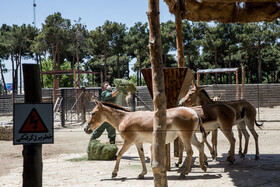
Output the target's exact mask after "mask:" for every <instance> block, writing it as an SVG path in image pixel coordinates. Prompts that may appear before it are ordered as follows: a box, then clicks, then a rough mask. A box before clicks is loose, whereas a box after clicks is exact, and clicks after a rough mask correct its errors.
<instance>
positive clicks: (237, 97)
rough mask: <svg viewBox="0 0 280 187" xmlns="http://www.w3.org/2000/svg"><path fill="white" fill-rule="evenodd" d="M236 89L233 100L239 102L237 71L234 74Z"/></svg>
mask: <svg viewBox="0 0 280 187" xmlns="http://www.w3.org/2000/svg"><path fill="white" fill-rule="evenodd" d="M235 80H236V88H235V90H236V91H235V100H239V87H238V69H237V70H236V72H235Z"/></svg>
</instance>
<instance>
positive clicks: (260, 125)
mask: <svg viewBox="0 0 280 187" xmlns="http://www.w3.org/2000/svg"><path fill="white" fill-rule="evenodd" d="M255 124H256V126H257V127H259V128H261V127H262V126H263V123H257V120H255Z"/></svg>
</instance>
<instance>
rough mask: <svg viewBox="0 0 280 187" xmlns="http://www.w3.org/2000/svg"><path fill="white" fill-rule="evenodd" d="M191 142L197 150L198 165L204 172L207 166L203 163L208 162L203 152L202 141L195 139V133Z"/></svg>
mask: <svg viewBox="0 0 280 187" xmlns="http://www.w3.org/2000/svg"><path fill="white" fill-rule="evenodd" d="M191 142H192V144H193V145H194V146H195V147H196V148H197V149H198V151H199V166H200V168H201V169H202V170H203V171H204V172H206V170H207V168H206V167H205V165H208V164H207V156H206V155H205V154H204V145H203V143H201V142H199V141H198V140H197V137H196V134H195V133H194V134H193V136H192V139H191Z"/></svg>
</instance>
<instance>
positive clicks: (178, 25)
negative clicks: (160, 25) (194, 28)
mask: <svg viewBox="0 0 280 187" xmlns="http://www.w3.org/2000/svg"><path fill="white" fill-rule="evenodd" d="M175 21H176V44H177V56H178V67H184V46H183V33H182V17H181V11H180V6H177V10H176V15H175Z"/></svg>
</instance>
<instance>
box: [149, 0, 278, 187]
mask: <svg viewBox="0 0 280 187" xmlns="http://www.w3.org/2000/svg"><path fill="white" fill-rule="evenodd" d="M164 1H165V3H166V4H167V5H168V8H169V11H170V12H171V13H172V14H174V15H175V21H176V31H177V34H176V42H177V56H178V67H183V66H184V65H183V64H184V63H183V62H184V49H183V39H182V20H183V19H187V20H189V21H219V22H222V23H233V22H240V23H247V22H260V21H273V20H275V19H277V18H279V17H280V2H279V0H244V1H241V0H164ZM147 15H148V21H149V29H150V35H149V49H150V58H151V66H152V83H153V102H154V110H155V119H154V132H153V134H154V136H153V149H152V153H153V154H152V155H153V163H152V169H153V173H154V182H155V185H154V186H168V185H167V179H166V171H165V163H166V162H165V159H166V157H165V155H164V154H163V153H164V152H165V148H164V146H165V145H164V143H165V135H166V133H165V132H164V131H165V129H166V123H165V119H166V96H165V88H164V74H163V65H162V48H161V33H160V21H159V15H160V13H159V0H148V11H147Z"/></svg>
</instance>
